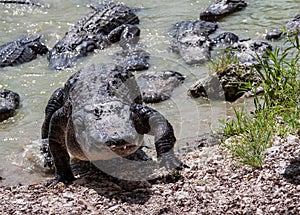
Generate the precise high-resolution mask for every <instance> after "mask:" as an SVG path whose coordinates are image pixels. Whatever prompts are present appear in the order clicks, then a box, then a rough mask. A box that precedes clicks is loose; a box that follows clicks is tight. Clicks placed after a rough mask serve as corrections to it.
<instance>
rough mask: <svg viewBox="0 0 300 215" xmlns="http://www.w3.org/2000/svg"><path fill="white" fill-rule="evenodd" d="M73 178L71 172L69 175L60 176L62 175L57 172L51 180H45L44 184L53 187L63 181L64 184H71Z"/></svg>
mask: <svg viewBox="0 0 300 215" xmlns="http://www.w3.org/2000/svg"><path fill="white" fill-rule="evenodd" d="M74 180H75V177H74V176H73V174H72V175H70V176H62V175H59V174H57V175H56V177H55V178H54V179H53V180H50V181H48V182H46V184H45V186H46V187H54V186H55V185H57V184H58V183H59V182H63V183H64V184H71V183H72V181H74Z"/></svg>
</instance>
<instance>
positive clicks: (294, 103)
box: [223, 32, 300, 168]
mask: <svg viewBox="0 0 300 215" xmlns="http://www.w3.org/2000/svg"><path fill="white" fill-rule="evenodd" d="M298 33H299V32H298ZM298 33H297V34H294V37H292V38H291V37H290V38H287V42H286V43H285V44H284V45H285V47H284V48H278V47H277V48H275V49H274V50H273V51H268V53H267V56H268V58H269V60H266V59H265V58H260V57H259V56H256V57H257V60H258V62H259V64H258V65H257V66H256V70H257V72H258V74H259V76H260V78H261V80H262V87H263V88H264V94H263V95H262V96H261V97H259V96H258V95H255V97H254V105H255V111H254V112H253V113H252V114H248V113H246V112H245V110H244V108H243V109H242V110H241V111H237V110H234V111H235V119H229V120H225V121H223V124H224V128H223V132H224V134H225V136H226V137H231V139H232V141H230V143H228V144H225V146H226V147H227V148H228V149H229V150H230V152H231V154H232V155H233V156H234V157H236V158H237V159H238V160H239V161H240V162H241V163H243V164H247V165H250V166H253V167H255V168H259V167H260V166H261V165H262V163H263V160H264V151H265V149H266V148H268V147H270V146H272V137H273V136H274V135H280V136H282V137H284V136H285V135H286V134H288V133H297V132H298V129H299V127H300V123H299V119H300V111H299V108H300V104H299V101H300V93H299V92H300V80H299V55H300V45H299V44H300V43H299V34H298ZM296 35H297V36H296Z"/></svg>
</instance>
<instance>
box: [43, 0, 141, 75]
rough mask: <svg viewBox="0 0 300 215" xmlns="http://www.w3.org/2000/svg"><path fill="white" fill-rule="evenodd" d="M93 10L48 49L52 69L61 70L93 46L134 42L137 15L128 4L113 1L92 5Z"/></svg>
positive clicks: (128, 44)
mask: <svg viewBox="0 0 300 215" xmlns="http://www.w3.org/2000/svg"><path fill="white" fill-rule="evenodd" d="M92 8H93V11H92V12H90V13H89V14H88V15H87V16H85V17H84V18H83V19H81V20H79V21H78V22H77V23H76V24H75V26H74V27H73V28H72V29H71V30H70V31H69V32H67V33H66V34H65V36H64V37H63V38H62V39H61V40H60V41H58V42H57V43H56V44H55V45H54V47H53V49H52V50H51V51H50V52H49V56H48V59H49V65H50V67H51V68H52V69H65V68H67V67H72V66H74V65H75V63H76V61H77V60H78V59H79V58H80V57H83V56H86V55H87V54H88V53H89V52H92V51H94V50H95V49H104V48H106V47H108V46H110V45H111V44H112V43H115V42H118V41H120V45H121V46H122V47H123V48H125V47H127V46H130V45H132V44H134V43H136V42H137V41H138V38H139V33H140V32H139V29H138V27H137V26H133V25H135V24H138V23H139V19H138V17H137V16H136V15H135V13H134V12H133V10H131V9H130V8H129V7H127V6H125V5H123V4H121V3H114V2H104V3H103V4H100V5H97V6H93V7H92Z"/></svg>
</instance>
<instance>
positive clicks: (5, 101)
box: [0, 89, 20, 122]
mask: <svg viewBox="0 0 300 215" xmlns="http://www.w3.org/2000/svg"><path fill="white" fill-rule="evenodd" d="M19 105H20V96H19V94H17V93H15V92H13V91H11V90H7V89H2V90H0V122H2V121H4V120H6V119H8V118H9V117H12V116H13V115H14V114H15V112H16V109H18V108H19Z"/></svg>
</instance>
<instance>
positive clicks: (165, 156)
mask: <svg viewBox="0 0 300 215" xmlns="http://www.w3.org/2000/svg"><path fill="white" fill-rule="evenodd" d="M131 111H132V112H133V114H132V119H133V121H134V124H135V128H136V130H137V132H138V133H140V134H149V135H153V136H154V139H155V148H156V152H157V158H158V161H159V163H160V165H161V166H165V167H166V168H167V169H173V168H176V169H178V170H180V169H182V168H183V167H187V166H186V165H185V164H183V163H182V162H181V161H180V160H179V159H178V158H177V157H176V156H175V155H174V149H173V147H174V144H175V142H176V138H175V135H174V131H173V127H172V125H171V124H170V123H169V122H168V120H167V119H166V118H165V117H164V116H163V115H161V114H160V113H159V112H157V111H156V110H154V109H152V108H150V107H147V106H143V105H141V104H132V106H131Z"/></svg>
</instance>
